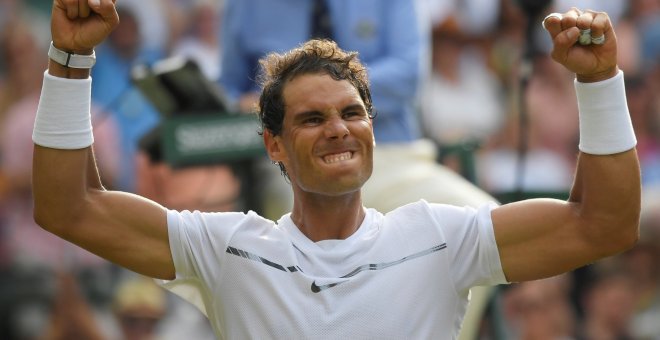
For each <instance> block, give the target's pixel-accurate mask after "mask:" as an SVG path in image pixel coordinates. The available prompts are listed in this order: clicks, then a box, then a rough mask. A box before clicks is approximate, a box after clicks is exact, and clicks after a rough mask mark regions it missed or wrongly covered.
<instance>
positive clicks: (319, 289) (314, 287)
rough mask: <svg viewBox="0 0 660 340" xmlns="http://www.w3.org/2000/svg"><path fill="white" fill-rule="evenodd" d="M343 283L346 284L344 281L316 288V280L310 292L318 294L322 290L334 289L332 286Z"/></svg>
mask: <svg viewBox="0 0 660 340" xmlns="http://www.w3.org/2000/svg"><path fill="white" fill-rule="evenodd" d="M344 282H346V281H339V282H335V283H329V284H327V285H320V286H317V285H316V280H314V282H312V292H313V293H318V292H320V291H323V290H326V289H328V288H332V287H334V286H337V285H340V284H342V283H344Z"/></svg>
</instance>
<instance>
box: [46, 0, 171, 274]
mask: <svg viewBox="0 0 660 340" xmlns="http://www.w3.org/2000/svg"><path fill="white" fill-rule="evenodd" d="M51 19H52V21H51V31H52V37H53V46H54V47H56V48H58V49H59V50H62V51H66V52H73V53H75V54H79V55H90V54H91V53H92V51H93V49H94V47H95V46H96V45H98V44H99V43H100V42H101V41H103V39H105V37H106V36H107V35H108V34H109V33H110V32H111V31H112V29H113V28H114V27H115V26H116V25H117V23H118V22H119V18H118V17H117V12H116V10H115V6H114V1H113V0H89V2H87V1H86V0H80V1H79V0H55V1H54V4H53V13H52V18H51ZM44 78H45V79H44V87H43V89H42V96H41V100H40V103H39V109H38V113H37V121H36V123H35V131H34V133H33V140H34V142H35V147H34V160H33V193H34V205H35V207H34V217H35V220H36V221H37V223H38V224H39V225H40V226H42V227H43V228H44V229H46V230H47V231H50V232H52V233H54V234H56V235H58V236H60V237H62V238H64V239H66V240H68V241H70V242H72V243H75V244H77V245H78V246H81V247H83V248H85V249H87V250H89V251H91V252H93V253H95V254H97V255H99V256H101V257H104V258H106V259H108V260H110V261H112V262H115V263H117V264H119V265H121V266H123V267H126V268H128V269H130V270H133V271H136V272H138V273H141V274H144V275H148V276H151V277H156V278H163V279H172V278H173V277H174V264H173V261H172V256H171V253H170V249H169V242H168V236H167V222H166V210H165V208H163V207H162V206H160V205H158V204H156V203H154V202H151V201H149V200H147V199H144V198H141V197H139V196H136V195H132V194H128V193H122V192H112V191H106V190H105V189H104V188H103V186H102V184H101V181H100V179H99V174H98V170H97V167H96V164H95V163H96V162H95V160H94V153H93V150H92V146H91V144H92V141H93V138H92V131H91V123H90V121H89V119H90V117H89V109H90V108H89V104H90V100H91V99H90V86H91V79H89V69H78V68H72V67H67V66H63V65H60V64H59V63H57V62H55V61H53V60H50V61H49V65H48V72H47V75H45V76H44Z"/></svg>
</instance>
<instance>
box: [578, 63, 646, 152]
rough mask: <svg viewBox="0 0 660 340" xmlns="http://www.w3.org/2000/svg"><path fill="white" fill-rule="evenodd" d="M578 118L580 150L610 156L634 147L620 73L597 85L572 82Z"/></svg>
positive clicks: (634, 139)
mask: <svg viewBox="0 0 660 340" xmlns="http://www.w3.org/2000/svg"><path fill="white" fill-rule="evenodd" d="M575 92H576V94H577V101H578V109H579V117H580V145H579V148H580V151H582V152H584V153H589V154H594V155H610V154H615V153H619V152H624V151H627V150H630V149H632V148H634V147H635V145H636V144H637V139H636V138H635V131H634V130H633V127H632V122H631V120H630V114H629V113H628V104H627V102H626V89H625V85H624V82H623V72H622V71H619V73H618V74H617V75H616V76H614V77H612V78H610V79H606V80H603V81H600V82H596V83H580V82H578V81H577V79H576V80H575Z"/></svg>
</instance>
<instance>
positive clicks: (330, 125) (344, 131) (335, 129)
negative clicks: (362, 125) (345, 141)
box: [325, 116, 350, 138]
mask: <svg viewBox="0 0 660 340" xmlns="http://www.w3.org/2000/svg"><path fill="white" fill-rule="evenodd" d="M349 133H350V132H349V130H348V126H346V121H344V120H343V119H341V117H339V116H333V117H332V118H330V119H328V121H327V122H326V124H325V136H326V137H327V138H344V137H346V136H348V135H349Z"/></svg>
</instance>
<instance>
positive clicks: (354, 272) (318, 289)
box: [311, 243, 447, 293]
mask: <svg viewBox="0 0 660 340" xmlns="http://www.w3.org/2000/svg"><path fill="white" fill-rule="evenodd" d="M445 248H447V244H446V243H443V244H439V245H437V246H434V247H431V248H429V249H426V250H422V251H420V252H418V253H415V254H411V255H408V256H405V257H402V258H400V259H398V260H396V261H391V262H382V263H371V264H365V265H362V266H359V267H357V268H355V269H353V270H352V271H351V272H350V273H348V274H346V275H344V276H341V277H340V279H347V278H349V277H353V276H355V275H357V274H358V273H360V272H363V271H366V270H382V269H385V268H389V267H392V266H396V265H399V264H402V263H404V262H406V261H410V260H413V259H416V258H418V257H422V256H426V255H429V254H432V253H435V252H436V251H440V250H442V249H445ZM347 281H348V280H344V281H338V282H333V283H329V284H325V285H320V286H319V285H317V284H316V280H314V281H313V282H312V287H311V288H312V292H314V293H319V292H321V291H324V290H326V289H328V288H332V287H335V286H337V285H339V284H342V283H344V282H347Z"/></svg>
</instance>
